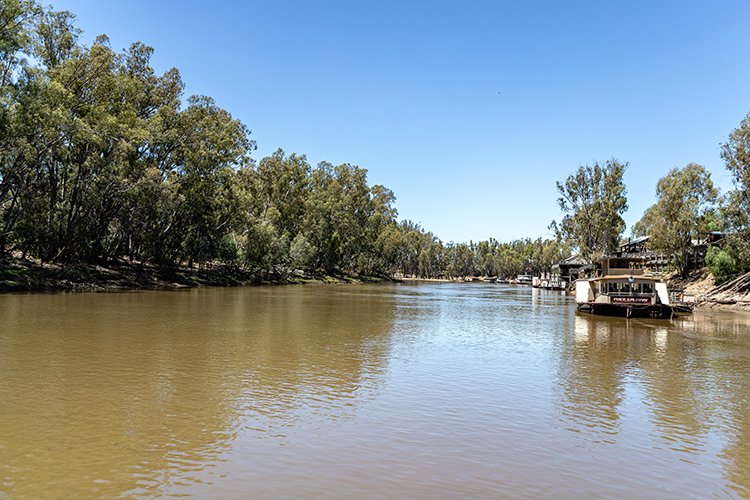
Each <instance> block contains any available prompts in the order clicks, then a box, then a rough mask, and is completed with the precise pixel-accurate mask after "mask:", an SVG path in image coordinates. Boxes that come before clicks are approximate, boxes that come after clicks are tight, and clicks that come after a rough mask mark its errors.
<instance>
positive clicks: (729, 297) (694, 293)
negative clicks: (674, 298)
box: [667, 267, 750, 312]
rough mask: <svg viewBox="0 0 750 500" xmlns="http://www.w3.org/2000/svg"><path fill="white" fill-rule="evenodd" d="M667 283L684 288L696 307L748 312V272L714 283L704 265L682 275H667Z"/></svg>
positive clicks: (749, 288) (671, 286)
mask: <svg viewBox="0 0 750 500" xmlns="http://www.w3.org/2000/svg"><path fill="white" fill-rule="evenodd" d="M667 283H668V285H669V287H670V288H674V289H681V290H684V293H685V295H686V296H690V297H693V298H694V300H695V303H696V305H697V306H698V307H705V308H720V309H727V310H736V311H748V312H750V273H747V274H745V275H742V276H738V277H737V278H735V279H733V280H730V281H728V282H725V283H722V284H721V285H716V283H715V282H714V277H713V276H712V275H711V273H710V272H709V271H708V269H707V268H705V267H704V268H703V269H697V270H694V271H692V272H691V273H689V274H688V275H687V276H684V277H683V276H680V275H679V274H675V275H673V276H671V277H668V279H667Z"/></svg>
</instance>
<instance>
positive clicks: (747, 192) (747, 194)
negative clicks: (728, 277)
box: [721, 113, 750, 271]
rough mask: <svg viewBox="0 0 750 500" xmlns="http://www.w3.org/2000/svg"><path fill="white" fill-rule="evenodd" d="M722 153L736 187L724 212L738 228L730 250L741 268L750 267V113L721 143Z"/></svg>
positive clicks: (731, 238)
mask: <svg viewBox="0 0 750 500" xmlns="http://www.w3.org/2000/svg"><path fill="white" fill-rule="evenodd" d="M721 157H722V158H723V159H724V161H725V164H726V168H727V170H729V172H730V173H731V174H732V182H733V183H734V187H735V189H734V190H732V191H731V192H730V193H729V194H728V196H727V203H726V206H725V207H724V213H725V215H726V217H727V219H728V221H729V223H730V226H731V228H732V229H733V230H734V232H733V234H731V235H730V236H729V237H728V238H727V244H726V247H727V251H729V252H730V253H731V255H732V257H733V258H734V259H735V261H736V262H737V267H738V271H748V270H750V113H748V114H747V115H746V116H745V118H744V119H743V120H742V122H741V123H740V126H739V127H737V128H736V129H735V130H733V131H732V133H731V134H730V135H729V140H727V142H726V143H724V144H723V145H722V147H721Z"/></svg>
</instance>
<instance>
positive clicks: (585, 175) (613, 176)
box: [551, 158, 628, 260]
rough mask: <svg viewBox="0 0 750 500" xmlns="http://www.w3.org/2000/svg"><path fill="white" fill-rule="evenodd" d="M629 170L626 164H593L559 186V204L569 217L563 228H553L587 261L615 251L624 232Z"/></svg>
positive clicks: (613, 160)
mask: <svg viewBox="0 0 750 500" xmlns="http://www.w3.org/2000/svg"><path fill="white" fill-rule="evenodd" d="M626 168H627V163H620V162H619V161H617V160H615V159H614V158H613V159H611V160H607V161H606V162H605V163H604V164H603V165H600V164H599V163H598V162H594V165H593V166H589V165H586V166H581V167H579V168H578V171H577V172H576V173H575V174H573V175H571V176H569V177H568V178H567V179H566V180H565V182H558V183H557V191H558V192H559V194H560V198H558V200H557V202H558V204H559V205H560V209H561V210H562V211H563V212H564V213H565V214H566V215H565V217H563V219H562V221H561V222H560V224H557V223H556V222H554V221H553V222H552V224H551V227H552V228H553V229H554V230H555V231H556V233H557V234H558V237H559V238H560V239H563V240H567V241H568V242H570V243H571V245H572V246H574V247H576V248H577V249H578V251H579V252H580V254H581V256H582V257H583V258H585V259H587V260H593V259H596V258H599V257H601V256H603V255H605V254H607V253H610V252H613V251H614V250H616V248H617V245H618V243H619V239H620V235H621V234H622V232H623V231H624V230H625V221H624V220H623V218H622V214H623V213H624V212H625V210H627V208H628V201H627V197H626V194H627V191H626V189H625V184H624V183H623V174H624V173H625V169H626Z"/></svg>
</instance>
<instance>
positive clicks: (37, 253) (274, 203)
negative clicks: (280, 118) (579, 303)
mask: <svg viewBox="0 0 750 500" xmlns="http://www.w3.org/2000/svg"><path fill="white" fill-rule="evenodd" d="M74 20H75V16H74V15H73V14H71V13H70V12H67V11H54V10H52V9H50V8H44V7H42V6H40V4H38V3H37V2H35V1H33V0H2V1H0V257H1V256H5V257H8V256H11V255H17V256H18V255H20V256H22V257H30V258H35V259H39V260H41V261H42V262H54V263H82V262H83V263H101V262H111V261H114V260H118V259H121V260H126V261H133V262H142V263H152V264H155V265H158V266H175V265H180V264H182V265H189V266H194V265H199V266H200V265H203V264H206V263H212V264H214V263H220V264H229V265H234V266H239V267H242V268H244V269H247V270H250V271H252V272H254V273H257V274H258V275H259V276H263V277H271V278H279V277H281V278H283V277H285V276H286V275H288V274H289V273H291V272H293V271H295V270H299V271H303V272H316V273H317V272H319V273H326V274H342V273H347V274H357V275H391V274H393V273H395V272H399V271H401V272H404V273H406V274H411V275H416V276H424V277H438V276H445V277H450V276H466V275H472V274H485V275H498V274H500V275H507V276H512V275H515V274H517V273H521V272H531V271H538V270H543V269H546V268H548V267H549V266H550V265H551V264H552V263H553V262H555V261H556V260H559V258H560V257H561V256H564V254H565V249H566V247H565V246H563V245H561V244H559V243H557V242H556V241H552V240H545V241H542V240H536V241H531V240H521V241H515V242H512V243H507V244H500V243H498V242H496V241H494V240H489V241H485V242H480V243H476V244H475V243H469V244H463V243H461V244H453V243H448V244H443V243H442V242H441V241H439V240H438V239H437V238H436V237H435V236H433V235H432V234H431V233H429V232H427V231H425V230H423V229H421V228H420V227H418V226H416V225H415V224H413V223H411V222H408V221H406V222H401V223H398V222H397V220H396V217H397V213H396V210H395V208H394V201H395V197H394V195H393V193H392V192H391V191H390V190H389V189H387V188H386V187H384V186H379V185H375V186H371V185H369V184H368V182H367V171H366V170H365V169H363V168H360V167H358V166H355V165H351V164H342V165H332V164H329V163H325V162H323V163H321V164H319V165H317V166H315V167H313V166H311V165H310V164H309V163H308V162H307V160H306V158H305V156H302V155H296V154H291V155H287V154H285V153H284V152H283V151H281V150H279V151H277V152H275V153H274V154H272V155H271V156H268V157H266V158H263V159H261V160H260V161H258V162H255V161H254V160H253V159H252V158H251V157H250V154H251V153H252V151H254V150H255V142H254V141H253V140H251V139H250V137H249V136H250V132H249V130H248V129H247V128H246V127H245V125H244V124H242V123H241V122H240V121H238V120H237V119H235V118H233V117H232V115H231V114H230V113H229V112H228V111H227V110H225V109H222V108H221V107H219V106H218V105H217V104H216V103H215V102H214V100H213V99H211V98H210V97H206V96H191V97H188V98H187V99H185V98H184V95H183V94H184V87H185V86H184V84H183V81H182V79H181V76H180V73H179V71H178V70H177V69H175V68H173V69H170V70H169V71H166V72H165V73H164V74H161V75H159V74H157V73H156V72H155V70H154V68H153V67H152V66H151V62H150V61H151V56H152V54H153V49H152V48H151V47H148V46H146V45H144V44H142V43H139V42H137V43H134V44H133V45H132V46H131V47H130V48H129V49H127V50H126V51H123V52H116V51H114V50H113V49H112V48H111V46H110V43H109V41H108V39H107V37H106V36H99V37H98V38H96V40H95V41H94V42H93V43H92V44H91V46H85V45H84V44H82V43H81V40H80V36H81V31H80V30H79V29H78V28H77V27H76V26H75V24H74Z"/></svg>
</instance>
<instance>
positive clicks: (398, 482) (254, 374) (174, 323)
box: [0, 283, 750, 498]
mask: <svg viewBox="0 0 750 500" xmlns="http://www.w3.org/2000/svg"><path fill="white" fill-rule="evenodd" d="M4 494H5V495H8V496H10V497H12V498H17V497H19V498H24V497H92V496H99V497H118V496H127V497H131V496H136V497H138V496H140V497H152V496H157V495H170V496H171V495H186V494H187V495H197V496H201V497H213V498H217V497H220V498H245V497H253V498H269V497H274V498H276V497H287V498H288V497H306V498H320V497H326V498H330V497H334V498H344V497H347V498H351V497H362V498H379V497H391V496H397V497H411V498H414V497H431V498H434V497H440V498H445V497H451V498H455V497H499V496H500V497H539V496H554V497H557V498H560V497H562V498H576V497H581V496H585V497H618V498H624V497H639V498H644V497H646V498H665V497H671V498H683V497H685V496H695V497H708V496H720V497H748V498H750V316H749V315H747V314H741V313H728V312H721V311H698V312H696V313H695V314H694V315H693V316H692V317H688V318H686V319H680V320H673V321H671V322H670V321H664V320H656V321H654V320H624V319H614V318H613V319H609V318H599V317H587V316H579V315H577V314H576V312H575V304H574V303H573V300H572V298H570V297H566V296H563V295H560V294H559V293H558V292H542V291H539V290H533V289H531V288H524V287H514V286H508V285H489V284H440V283H437V284H432V283H431V284H394V285H320V286H315V285H312V286H284V287H255V288H226V289H223V288H199V289H191V290H184V291H145V292H124V293H96V294H85V293H79V294H67V293H55V294H6V295H0V497H3V496H4Z"/></svg>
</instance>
